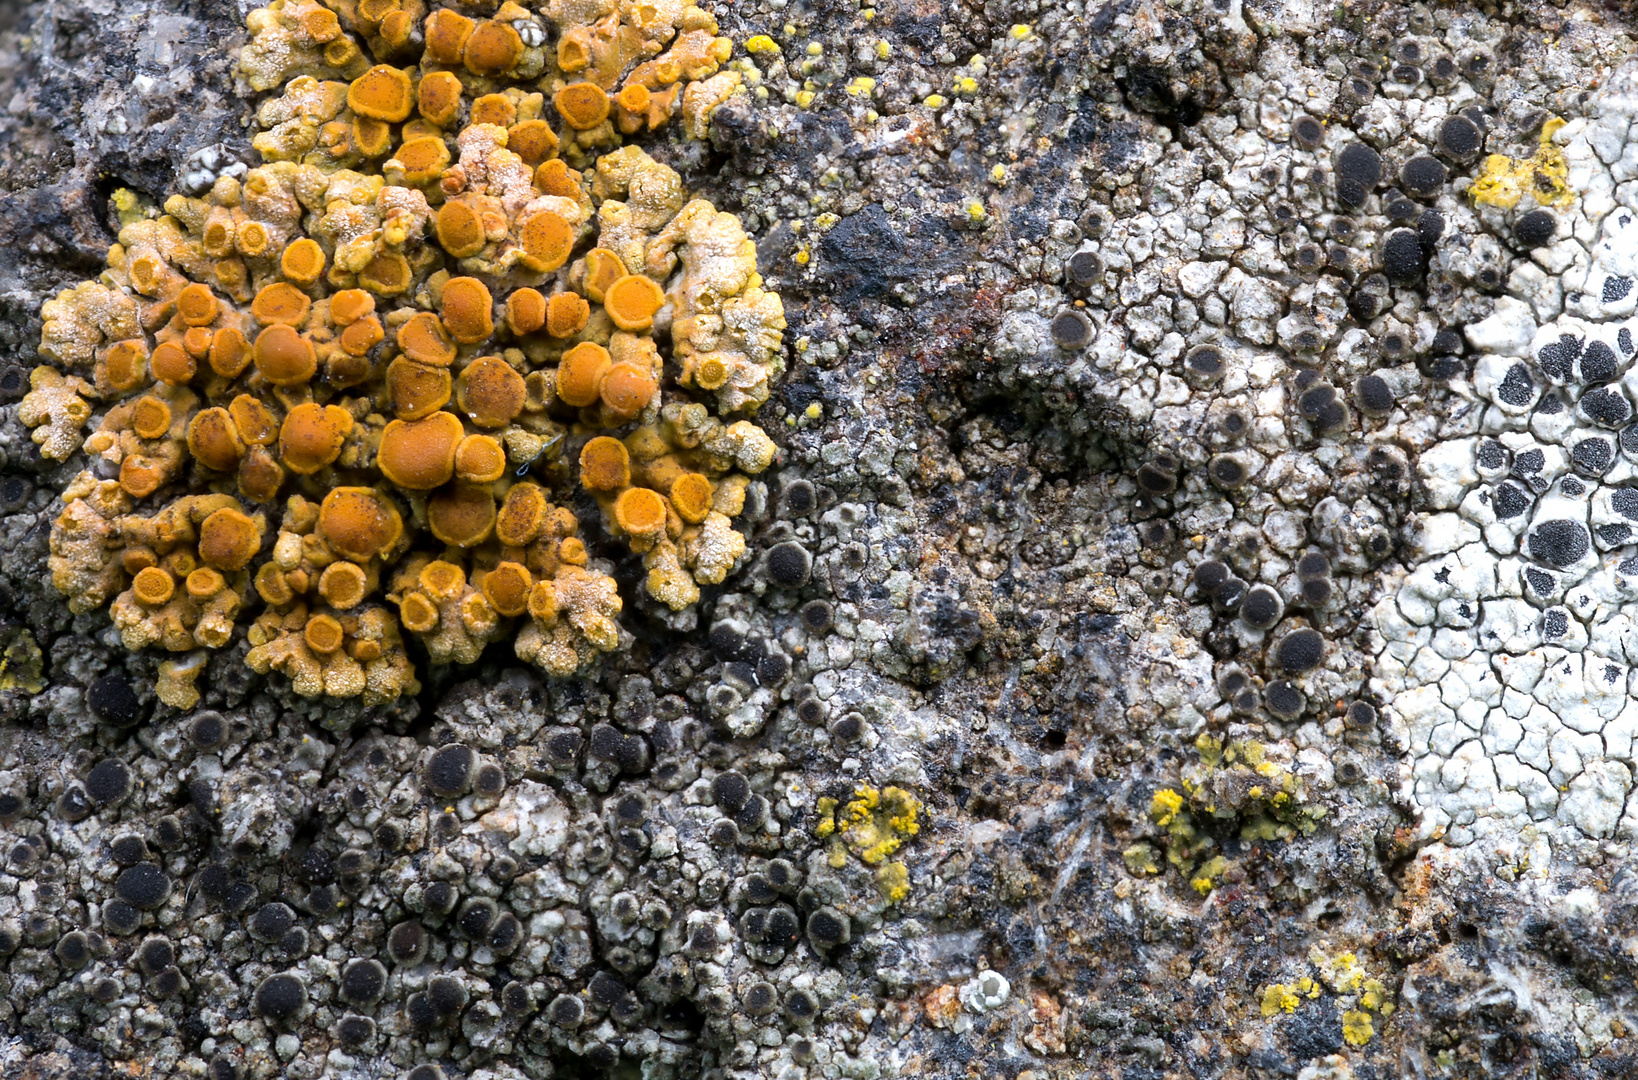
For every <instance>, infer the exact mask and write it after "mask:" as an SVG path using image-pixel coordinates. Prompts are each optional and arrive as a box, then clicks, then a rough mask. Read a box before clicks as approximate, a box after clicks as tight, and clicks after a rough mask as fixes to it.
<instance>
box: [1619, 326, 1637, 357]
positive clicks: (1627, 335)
mask: <svg viewBox="0 0 1638 1080" xmlns="http://www.w3.org/2000/svg"><path fill="white" fill-rule="evenodd" d="M1615 343H1616V344H1617V345H1619V346H1620V347H1621V353H1622V355H1623V356H1631V355H1632V349H1633V345H1632V331H1631V330H1628V329H1627V328H1626V327H1624V326H1623V327H1622V328H1621V329H1619V330H1617V331H1616V332H1615Z"/></svg>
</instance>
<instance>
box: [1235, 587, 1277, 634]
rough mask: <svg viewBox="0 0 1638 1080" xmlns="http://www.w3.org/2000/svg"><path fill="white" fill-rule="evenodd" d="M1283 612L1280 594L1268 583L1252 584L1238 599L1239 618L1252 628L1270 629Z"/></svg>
mask: <svg viewBox="0 0 1638 1080" xmlns="http://www.w3.org/2000/svg"><path fill="white" fill-rule="evenodd" d="M1284 614H1285V603H1284V601H1282V600H1281V599H1280V594H1279V593H1277V592H1275V591H1274V589H1273V588H1272V587H1270V586H1268V585H1253V586H1252V587H1251V588H1250V589H1248V590H1246V598H1245V599H1244V600H1242V601H1240V618H1241V620H1242V621H1244V622H1245V624H1246V625H1247V626H1249V627H1251V628H1252V629H1254V630H1270V629H1272V628H1273V626H1274V624H1275V623H1277V622H1279V621H1280V616H1282V615H1284Z"/></svg>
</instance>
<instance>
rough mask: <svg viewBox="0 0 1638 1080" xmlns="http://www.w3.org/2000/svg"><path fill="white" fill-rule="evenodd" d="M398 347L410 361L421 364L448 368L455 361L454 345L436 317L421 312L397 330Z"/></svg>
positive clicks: (426, 312)
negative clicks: (416, 361)
mask: <svg viewBox="0 0 1638 1080" xmlns="http://www.w3.org/2000/svg"><path fill="white" fill-rule="evenodd" d="M398 347H399V348H400V349H402V350H404V355H405V356H407V357H409V358H410V359H411V360H418V361H420V362H421V363H423V364H436V365H438V366H440V367H447V366H449V364H450V362H451V361H453V360H454V359H455V343H454V342H453V341H451V340H450V337H449V332H448V331H447V330H445V329H444V324H443V322H442V321H441V320H439V318H438V316H436V315H434V314H432V313H431V312H430V311H423V312H421V313H420V314H418V315H416V316H414V317H413V318H411V319H410V320H409V321H408V322H406V323H405V324H404V325H403V326H401V327H399V328H398Z"/></svg>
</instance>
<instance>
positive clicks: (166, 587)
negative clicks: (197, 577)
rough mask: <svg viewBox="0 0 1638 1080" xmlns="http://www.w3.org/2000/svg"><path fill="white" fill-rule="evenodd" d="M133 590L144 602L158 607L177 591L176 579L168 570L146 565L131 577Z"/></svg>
mask: <svg viewBox="0 0 1638 1080" xmlns="http://www.w3.org/2000/svg"><path fill="white" fill-rule="evenodd" d="M131 591H132V592H134V593H135V594H136V598H137V599H138V600H140V601H142V602H143V603H144V604H151V605H153V606H156V607H157V606H158V605H160V604H163V603H165V602H166V601H168V600H169V599H170V598H171V596H172V594H173V593H175V592H176V579H175V578H173V577H171V575H170V573H169V572H168V571H165V570H161V569H160V568H159V567H157V566H149V567H144V568H143V569H141V570H139V571H137V575H136V577H134V578H132V579H131Z"/></svg>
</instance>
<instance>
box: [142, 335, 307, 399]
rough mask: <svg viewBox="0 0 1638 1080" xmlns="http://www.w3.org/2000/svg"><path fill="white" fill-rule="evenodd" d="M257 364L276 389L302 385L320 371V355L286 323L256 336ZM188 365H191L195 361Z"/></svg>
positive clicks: (190, 361)
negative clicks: (277, 387)
mask: <svg viewBox="0 0 1638 1080" xmlns="http://www.w3.org/2000/svg"><path fill="white" fill-rule="evenodd" d="M156 355H157V350H156ZM184 355H186V354H184ZM255 362H256V370H257V371H259V372H261V373H262V377H263V378H265V379H266V380H267V381H268V382H270V383H272V384H273V385H275V386H300V385H302V384H303V383H305V382H307V381H308V380H309V379H311V378H312V377H313V373H314V372H316V371H317V370H318V354H317V353H316V352H314V351H313V343H312V342H310V341H308V340H307V339H306V338H304V337H302V336H301V335H300V334H298V333H297V332H296V331H295V330H294V329H292V328H291V327H289V326H287V325H285V324H283V323H277V324H275V325H273V326H269V327H268V328H267V329H266V330H263V331H262V332H261V333H260V334H257V335H256V348H255ZM188 363H189V364H190V365H191V364H192V363H193V361H192V360H189V361H188ZM155 374H158V372H157V371H156V372H155ZM167 381H171V380H167ZM181 381H184V382H185V381H186V380H181Z"/></svg>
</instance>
